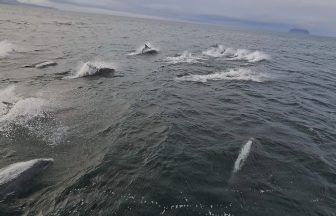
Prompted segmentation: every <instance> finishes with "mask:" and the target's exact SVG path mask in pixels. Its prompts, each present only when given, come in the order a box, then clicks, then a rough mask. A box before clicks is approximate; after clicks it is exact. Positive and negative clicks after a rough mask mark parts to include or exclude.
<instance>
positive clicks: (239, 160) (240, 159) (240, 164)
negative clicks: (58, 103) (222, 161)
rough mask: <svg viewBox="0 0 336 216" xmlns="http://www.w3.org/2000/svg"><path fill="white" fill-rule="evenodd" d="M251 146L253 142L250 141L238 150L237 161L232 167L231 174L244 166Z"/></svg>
mask: <svg viewBox="0 0 336 216" xmlns="http://www.w3.org/2000/svg"><path fill="white" fill-rule="evenodd" d="M252 144H253V140H252V139H250V140H249V141H248V142H247V143H246V144H245V145H244V146H243V148H242V149H241V150H240V153H239V155H238V157H237V160H236V162H235V164H234V167H233V173H236V172H238V171H239V170H240V169H241V168H242V167H243V165H244V163H245V161H246V159H247V157H248V156H249V154H250V152H251V147H252Z"/></svg>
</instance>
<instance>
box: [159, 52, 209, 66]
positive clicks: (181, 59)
mask: <svg viewBox="0 0 336 216" xmlns="http://www.w3.org/2000/svg"><path fill="white" fill-rule="evenodd" d="M200 60H204V58H202V57H200V56H194V55H193V54H192V53H190V52H188V51H184V52H183V53H182V55H179V56H175V57H167V58H166V59H165V61H166V62H167V63H169V64H179V63H199V62H200Z"/></svg>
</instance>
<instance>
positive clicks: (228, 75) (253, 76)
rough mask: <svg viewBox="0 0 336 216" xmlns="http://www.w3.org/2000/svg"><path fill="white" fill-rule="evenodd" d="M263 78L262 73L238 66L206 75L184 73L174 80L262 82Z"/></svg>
mask: <svg viewBox="0 0 336 216" xmlns="http://www.w3.org/2000/svg"><path fill="white" fill-rule="evenodd" d="M265 78H266V77H265V76H264V75H263V74H260V73H256V72H254V71H252V70H250V69H245V68H240V69H231V70H229V71H227V72H219V73H212V74H206V75H186V76H182V77H177V78H176V81H190V82H207V81H209V80H241V81H253V82H263V81H264V80H265Z"/></svg>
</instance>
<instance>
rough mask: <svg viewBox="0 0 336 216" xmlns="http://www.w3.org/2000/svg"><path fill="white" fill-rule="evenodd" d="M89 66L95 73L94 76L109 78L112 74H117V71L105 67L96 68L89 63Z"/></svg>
mask: <svg viewBox="0 0 336 216" xmlns="http://www.w3.org/2000/svg"><path fill="white" fill-rule="evenodd" d="M87 66H88V67H89V68H90V70H93V71H95V73H93V74H94V75H102V76H108V75H109V74H112V73H114V72H115V69H113V68H109V67H104V66H96V65H93V64H91V63H87Z"/></svg>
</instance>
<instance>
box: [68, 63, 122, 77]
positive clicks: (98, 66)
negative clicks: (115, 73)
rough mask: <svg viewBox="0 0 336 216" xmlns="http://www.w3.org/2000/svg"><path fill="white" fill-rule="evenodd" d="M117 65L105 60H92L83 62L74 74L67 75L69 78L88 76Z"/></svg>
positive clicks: (111, 68)
mask: <svg viewBox="0 0 336 216" xmlns="http://www.w3.org/2000/svg"><path fill="white" fill-rule="evenodd" d="M115 68H116V67H115V65H114V64H112V63H107V62H103V61H92V62H90V61H89V62H86V63H84V64H82V65H81V66H80V67H79V69H78V70H77V72H76V73H75V74H74V75H71V76H69V77H66V78H67V79H75V78H80V77H86V76H94V75H98V74H99V73H101V72H102V71H101V70H111V71H112V70H115Z"/></svg>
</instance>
